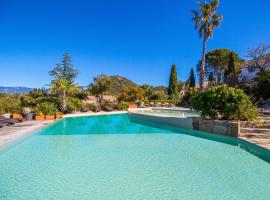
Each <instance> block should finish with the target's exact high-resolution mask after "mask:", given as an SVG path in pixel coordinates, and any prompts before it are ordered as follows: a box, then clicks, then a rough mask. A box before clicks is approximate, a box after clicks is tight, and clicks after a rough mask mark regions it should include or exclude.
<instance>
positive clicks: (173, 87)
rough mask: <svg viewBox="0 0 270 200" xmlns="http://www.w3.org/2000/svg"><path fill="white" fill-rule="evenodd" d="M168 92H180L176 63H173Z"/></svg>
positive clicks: (174, 93) (171, 93)
mask: <svg viewBox="0 0 270 200" xmlns="http://www.w3.org/2000/svg"><path fill="white" fill-rule="evenodd" d="M168 94H169V95H170V96H171V95H175V96H176V95H177V94H178V81H177V72H176V65H175V64H173V65H172V68H171V74H170V80H169V88H168Z"/></svg>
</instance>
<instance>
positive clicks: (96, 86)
mask: <svg viewBox="0 0 270 200" xmlns="http://www.w3.org/2000/svg"><path fill="white" fill-rule="evenodd" d="M110 83H111V81H110V79H109V77H107V76H105V75H99V76H96V77H95V78H94V83H93V84H90V86H89V90H90V91H91V93H92V94H94V95H96V96H97V97H99V101H100V103H101V102H102V99H103V95H104V93H105V92H106V91H107V90H108V89H109V88H110Z"/></svg>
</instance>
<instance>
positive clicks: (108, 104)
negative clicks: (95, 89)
mask: <svg viewBox="0 0 270 200" xmlns="http://www.w3.org/2000/svg"><path fill="white" fill-rule="evenodd" d="M113 108H114V106H113V103H111V102H105V103H103V104H101V109H102V110H103V111H109V112H110V111H113Z"/></svg>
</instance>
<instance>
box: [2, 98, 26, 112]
mask: <svg viewBox="0 0 270 200" xmlns="http://www.w3.org/2000/svg"><path fill="white" fill-rule="evenodd" d="M21 111H22V107H21V102H20V96H19V95H16V94H15V95H13V94H0V113H21Z"/></svg>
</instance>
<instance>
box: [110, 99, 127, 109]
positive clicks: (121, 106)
mask: <svg viewBox="0 0 270 200" xmlns="http://www.w3.org/2000/svg"><path fill="white" fill-rule="evenodd" d="M128 105H129V103H128V102H125V101H121V102H118V103H117V104H115V105H114V109H115V110H127V109H128Z"/></svg>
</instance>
